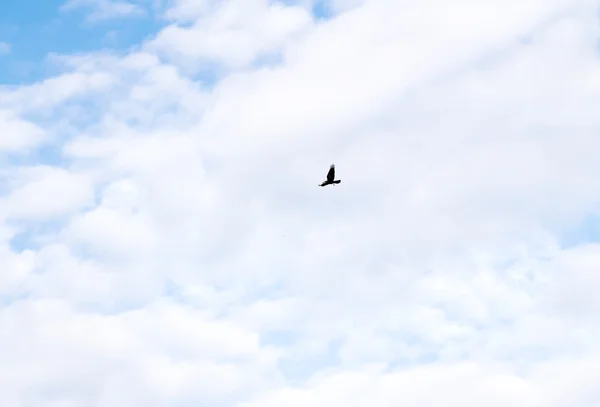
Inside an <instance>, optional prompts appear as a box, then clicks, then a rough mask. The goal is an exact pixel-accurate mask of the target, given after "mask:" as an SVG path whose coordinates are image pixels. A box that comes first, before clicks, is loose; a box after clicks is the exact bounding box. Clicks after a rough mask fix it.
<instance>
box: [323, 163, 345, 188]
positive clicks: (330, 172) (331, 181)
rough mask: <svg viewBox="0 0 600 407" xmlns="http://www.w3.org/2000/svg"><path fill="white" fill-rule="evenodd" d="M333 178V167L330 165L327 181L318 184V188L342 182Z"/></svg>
mask: <svg viewBox="0 0 600 407" xmlns="http://www.w3.org/2000/svg"><path fill="white" fill-rule="evenodd" d="M334 178H335V165H333V164H331V167H329V172H328V173H327V179H326V180H325V181H323V183H321V184H319V186H320V187H324V186H326V185H329V184H339V183H340V182H342V181H341V180H339V179H336V180H334Z"/></svg>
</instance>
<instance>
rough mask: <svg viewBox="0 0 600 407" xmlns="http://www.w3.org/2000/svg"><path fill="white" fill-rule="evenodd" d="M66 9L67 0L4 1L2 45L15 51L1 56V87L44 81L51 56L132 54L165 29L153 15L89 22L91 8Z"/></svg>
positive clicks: (0, 28) (0, 11) (1, 6)
mask: <svg viewBox="0 0 600 407" xmlns="http://www.w3.org/2000/svg"><path fill="white" fill-rule="evenodd" d="M63 4H64V0H45V1H41V2H39V1H33V0H29V1H24V0H3V1H1V2H0V42H4V43H7V44H9V45H10V48H11V49H10V52H8V53H4V54H3V55H1V56H0V84H8V85H14V84H23V83H31V82H34V81H36V80H40V79H42V78H45V77H46V76H48V74H49V73H50V72H51V69H52V66H51V65H50V64H45V63H44V61H45V58H46V57H47V55H48V54H49V53H58V54H71V53H81V52H88V51H97V50H100V49H111V50H123V49H128V48H130V47H131V46H133V45H136V44H139V43H140V42H142V41H143V40H144V39H145V38H147V37H148V36H149V35H151V34H153V33H155V32H157V31H158V30H159V29H160V28H161V27H162V26H164V25H165V24H166V22H165V21H164V20H162V19H160V18H156V16H155V15H154V14H153V13H152V12H151V10H148V11H147V13H146V14H142V15H135V16H130V17H123V18H107V19H103V20H99V21H94V22H89V21H87V20H86V17H87V16H88V15H89V13H90V12H91V10H90V9H89V8H87V7H82V8H77V9H73V10H68V11H65V10H63V11H61V9H60V8H61V5H63ZM124 18H127V19H126V20H124Z"/></svg>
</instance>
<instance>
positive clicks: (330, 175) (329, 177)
mask: <svg viewBox="0 0 600 407" xmlns="http://www.w3.org/2000/svg"><path fill="white" fill-rule="evenodd" d="M334 178H335V165H333V164H331V167H329V172H328V173H327V182H333V179H334Z"/></svg>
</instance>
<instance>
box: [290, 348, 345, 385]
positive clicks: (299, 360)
mask: <svg viewBox="0 0 600 407" xmlns="http://www.w3.org/2000/svg"><path fill="white" fill-rule="evenodd" d="M343 344H344V340H343V339H341V338H336V339H334V340H332V341H330V342H329V343H328V345H327V346H326V347H324V348H323V349H322V350H321V351H320V352H319V351H315V352H311V353H310V355H295V354H293V353H291V354H289V355H286V356H285V357H283V358H282V360H281V361H280V362H279V367H280V369H281V372H282V373H283V375H284V377H285V378H286V379H287V380H288V381H289V382H290V384H292V385H299V384H302V383H304V382H305V381H306V380H307V379H309V378H310V377H311V376H312V375H313V374H314V373H315V372H316V371H320V370H323V369H327V368H334V367H336V366H339V364H340V350H341V348H342V345H343Z"/></svg>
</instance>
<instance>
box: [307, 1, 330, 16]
mask: <svg viewBox="0 0 600 407" xmlns="http://www.w3.org/2000/svg"><path fill="white" fill-rule="evenodd" d="M312 14H313V16H314V17H315V19H317V20H329V19H331V18H332V17H334V14H333V12H332V10H331V6H330V5H329V2H328V1H326V0H318V1H315V2H314V4H313V6H312Z"/></svg>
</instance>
